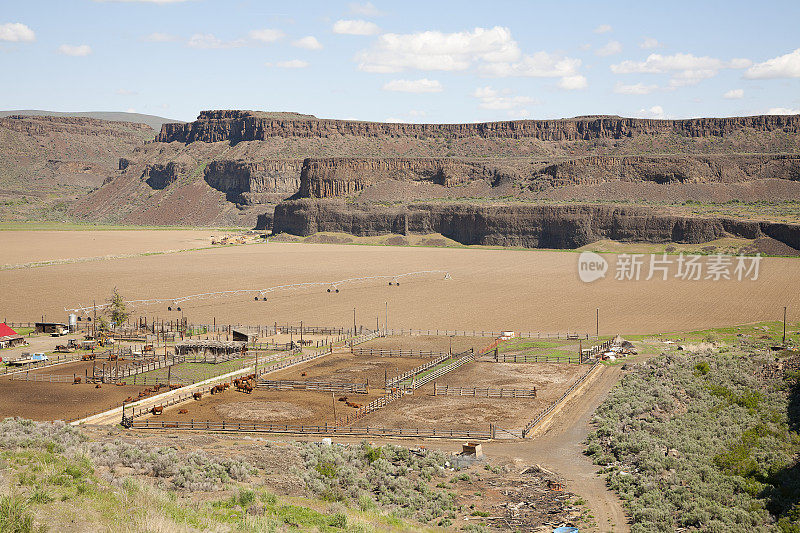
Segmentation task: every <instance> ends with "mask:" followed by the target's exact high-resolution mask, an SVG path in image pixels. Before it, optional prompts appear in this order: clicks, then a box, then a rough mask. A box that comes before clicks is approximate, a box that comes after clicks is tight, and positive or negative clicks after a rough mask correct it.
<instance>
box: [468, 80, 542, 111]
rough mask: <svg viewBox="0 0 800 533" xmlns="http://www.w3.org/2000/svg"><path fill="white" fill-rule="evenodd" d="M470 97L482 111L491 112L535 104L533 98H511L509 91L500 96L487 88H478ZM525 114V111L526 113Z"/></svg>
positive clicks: (495, 91)
mask: <svg viewBox="0 0 800 533" xmlns="http://www.w3.org/2000/svg"><path fill="white" fill-rule="evenodd" d="M472 96H474V97H475V98H477V99H478V100H480V104H478V105H479V106H480V107H482V108H483V109H493V110H519V109H520V108H521V107H522V106H523V105H525V104H537V103H539V102H537V101H536V100H535V99H534V98H531V97H529V96H513V95H511V94H510V92H509V91H504V92H503V93H502V94H501V93H500V92H499V91H497V90H495V89H493V88H491V87H489V86H487V87H478V88H477V89H475V92H473V93H472ZM526 113H527V111H526Z"/></svg>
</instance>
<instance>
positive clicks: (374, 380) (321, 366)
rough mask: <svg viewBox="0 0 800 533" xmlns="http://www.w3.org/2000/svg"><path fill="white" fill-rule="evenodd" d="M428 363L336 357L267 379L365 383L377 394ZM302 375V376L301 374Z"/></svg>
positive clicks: (419, 359) (415, 359)
mask: <svg viewBox="0 0 800 533" xmlns="http://www.w3.org/2000/svg"><path fill="white" fill-rule="evenodd" d="M429 361H430V358H427V357H424V358H423V357H372V356H367V355H353V354H350V353H336V354H331V355H326V356H325V357H322V358H320V359H317V360H315V361H311V362H310V363H307V364H304V365H298V366H294V367H291V368H287V369H285V370H281V371H278V372H273V373H271V374H269V376H268V378H267V379H288V380H317V379H319V380H321V381H342V382H348V383H368V384H369V386H370V387H371V388H373V389H375V391H376V392H378V393H381V394H382V391H383V386H384V385H385V383H386V381H385V380H384V378H385V377H387V376H388V377H389V378H391V377H392V376H396V375H398V374H402V373H403V372H405V371H407V370H411V369H412V368H414V367H417V366H420V365H422V364H425V363H427V362H429ZM303 373H305V374H306V375H305V376H303V375H302V374H303Z"/></svg>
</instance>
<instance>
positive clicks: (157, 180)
mask: <svg viewBox="0 0 800 533" xmlns="http://www.w3.org/2000/svg"><path fill="white" fill-rule="evenodd" d="M187 173H188V169H187V168H186V165H184V164H182V163H177V162H175V161H170V162H169V163H166V164H162V163H155V164H152V165H147V166H146V167H145V168H144V172H142V181H144V182H145V183H147V184H148V185H149V186H150V187H151V188H153V189H166V188H167V187H169V186H170V185H171V184H172V183H175V182H176V181H178V179H179V178H180V177H181V176H185V175H186V174H187Z"/></svg>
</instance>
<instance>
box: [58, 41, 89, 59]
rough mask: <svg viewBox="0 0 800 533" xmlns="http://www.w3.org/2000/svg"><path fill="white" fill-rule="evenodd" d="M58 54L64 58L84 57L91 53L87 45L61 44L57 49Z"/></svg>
mask: <svg viewBox="0 0 800 533" xmlns="http://www.w3.org/2000/svg"><path fill="white" fill-rule="evenodd" d="M58 53H59V54H61V55H65V56H74V57H85V56H88V55H89V54H91V53H92V47H91V46H89V45H88V44H79V45H72V44H62V45H61V46H59V47H58Z"/></svg>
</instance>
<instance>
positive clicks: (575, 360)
mask: <svg viewBox="0 0 800 533" xmlns="http://www.w3.org/2000/svg"><path fill="white" fill-rule="evenodd" d="M494 360H495V362H496V363H570V364H574V365H578V364H581V363H583V362H584V360H583V359H581V358H580V357H578V356H577V355H576V356H575V357H572V356H560V355H532V354H528V355H525V354H502V353H498V354H495V357H494Z"/></svg>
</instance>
